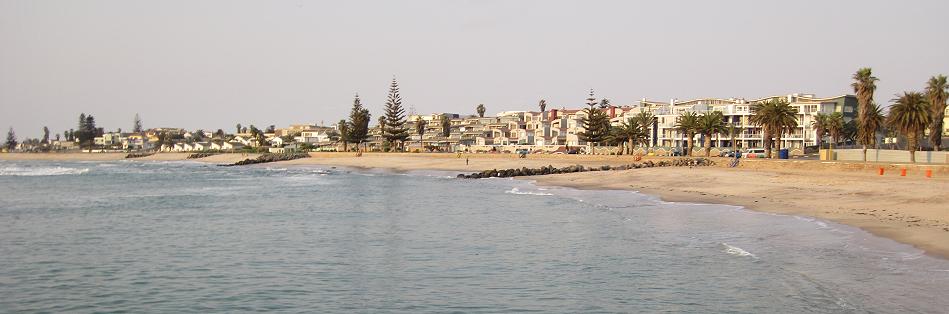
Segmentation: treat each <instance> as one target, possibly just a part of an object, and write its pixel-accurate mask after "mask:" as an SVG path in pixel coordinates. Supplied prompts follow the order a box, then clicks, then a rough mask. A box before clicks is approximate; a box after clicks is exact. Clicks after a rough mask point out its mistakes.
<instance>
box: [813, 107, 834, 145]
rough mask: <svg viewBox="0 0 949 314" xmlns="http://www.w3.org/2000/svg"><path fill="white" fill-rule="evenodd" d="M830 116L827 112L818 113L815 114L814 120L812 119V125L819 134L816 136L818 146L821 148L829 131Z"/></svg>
mask: <svg viewBox="0 0 949 314" xmlns="http://www.w3.org/2000/svg"><path fill="white" fill-rule="evenodd" d="M828 119H830V116H829V115H827V114H826V113H817V114H815V115H814V121H811V127H812V128H814V131H815V132H817V134H816V135H815V136H814V137H815V140H816V142H817V148H818V149H820V148H821V144H823V141H824V134H826V133H827V122H828Z"/></svg>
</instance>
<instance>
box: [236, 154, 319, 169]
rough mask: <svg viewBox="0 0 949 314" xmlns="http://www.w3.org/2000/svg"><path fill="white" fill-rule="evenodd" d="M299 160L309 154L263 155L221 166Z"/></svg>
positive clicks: (307, 156)
mask: <svg viewBox="0 0 949 314" xmlns="http://www.w3.org/2000/svg"><path fill="white" fill-rule="evenodd" d="M300 158H310V154H307V153H286V154H263V155H260V156H258V157H257V158H254V159H250V158H248V159H244V160H241V161H238V162H236V163H233V164H230V165H222V166H245V165H253V164H262V163H268V162H278V161H287V160H294V159H300Z"/></svg>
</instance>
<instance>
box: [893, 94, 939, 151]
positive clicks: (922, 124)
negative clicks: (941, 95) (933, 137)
mask: <svg viewBox="0 0 949 314" xmlns="http://www.w3.org/2000/svg"><path fill="white" fill-rule="evenodd" d="M896 97H897V98H896V99H893V101H894V103H893V105H892V106H890V115H889V116H888V117H887V119H886V122H887V124H889V125H890V127H892V128H894V129H896V130H897V131H899V132H900V133H902V134H903V136H905V137H906V150H908V151H909V160H910V162H913V163H915V162H916V149H917V146H919V135H920V133H922V132H923V130H925V129H926V127H928V126H929V125H930V123H932V114H931V113H932V111H931V110H932V108H931V107H930V106H929V103H928V101H927V100H926V96H925V95H923V93H920V92H903V95H899V94H897V95H896Z"/></svg>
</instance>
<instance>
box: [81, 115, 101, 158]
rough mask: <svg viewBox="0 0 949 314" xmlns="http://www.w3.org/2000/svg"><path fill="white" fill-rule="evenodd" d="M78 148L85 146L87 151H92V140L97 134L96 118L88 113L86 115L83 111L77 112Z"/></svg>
mask: <svg viewBox="0 0 949 314" xmlns="http://www.w3.org/2000/svg"><path fill="white" fill-rule="evenodd" d="M78 132H79V134H78V138H79V148H80V149H82V147H84V146H85V147H86V148H88V149H89V152H90V153H91V152H92V146H93V144H95V143H94V142H93V140H94V139H95V137H96V136H97V135H98V134H97V133H98V129H97V128H96V119H95V118H94V117H93V116H92V115H91V114H90V115H88V116H87V115H86V114H84V113H82V114H79V131H78Z"/></svg>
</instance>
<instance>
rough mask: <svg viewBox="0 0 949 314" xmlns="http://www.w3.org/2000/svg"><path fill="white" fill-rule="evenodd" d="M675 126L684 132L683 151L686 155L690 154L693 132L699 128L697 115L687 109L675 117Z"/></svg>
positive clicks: (693, 137)
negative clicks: (684, 142)
mask: <svg viewBox="0 0 949 314" xmlns="http://www.w3.org/2000/svg"><path fill="white" fill-rule="evenodd" d="M675 128H676V130H678V131H679V132H681V133H682V134H685V136H686V141H687V146H686V147H685V153H686V156H692V143H693V141H694V140H695V133H696V132H698V129H699V116H698V115H697V114H695V112H691V111H687V112H685V113H683V114H681V115H679V116H678V117H676V124H675Z"/></svg>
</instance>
